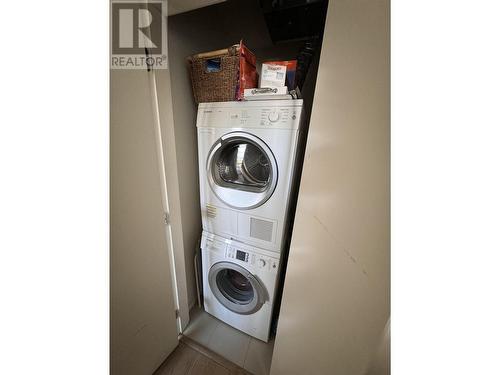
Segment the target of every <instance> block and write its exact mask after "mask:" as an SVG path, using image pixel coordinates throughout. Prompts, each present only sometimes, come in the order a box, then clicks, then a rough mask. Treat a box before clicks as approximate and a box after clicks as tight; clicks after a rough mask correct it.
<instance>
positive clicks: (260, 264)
mask: <svg viewBox="0 0 500 375" xmlns="http://www.w3.org/2000/svg"><path fill="white" fill-rule="evenodd" d="M265 265H266V261H265V260H264V259H259V267H265Z"/></svg>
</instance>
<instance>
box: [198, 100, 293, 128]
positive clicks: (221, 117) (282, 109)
mask: <svg viewBox="0 0 500 375" xmlns="http://www.w3.org/2000/svg"><path fill="white" fill-rule="evenodd" d="M301 113H302V100H287V101H280V100H269V101H255V102H227V103H201V104H200V105H199V106H198V116H197V120H196V126H197V127H212V128H213V127H221V128H278V129H299V127H300V117H301Z"/></svg>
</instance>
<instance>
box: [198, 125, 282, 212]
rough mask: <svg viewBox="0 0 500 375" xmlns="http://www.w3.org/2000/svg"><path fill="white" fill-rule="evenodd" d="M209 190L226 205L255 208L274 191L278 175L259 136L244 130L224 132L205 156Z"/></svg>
mask: <svg viewBox="0 0 500 375" xmlns="http://www.w3.org/2000/svg"><path fill="white" fill-rule="evenodd" d="M207 169H208V179H209V183H210V186H211V188H212V191H213V192H214V193H215V194H216V195H217V197H218V198H219V199H221V200H222V201H224V203H226V204H227V205H229V206H231V207H235V208H239V209H250V208H255V207H257V206H260V205H261V204H263V203H264V202H265V201H266V200H267V199H269V197H270V196H271V195H272V194H273V192H274V189H275V187H276V183H277V179H278V170H277V164H276V160H275V159H274V155H273V154H272V152H271V150H270V149H269V147H268V146H267V145H266V144H265V143H264V142H263V141H262V140H260V139H259V138H257V137H255V136H253V135H251V134H248V133H244V132H233V133H228V134H226V135H225V136H223V137H222V138H221V139H219V141H218V142H217V143H216V144H215V145H214V147H212V150H211V152H210V155H209V158H208V165H207Z"/></svg>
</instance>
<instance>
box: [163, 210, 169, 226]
mask: <svg viewBox="0 0 500 375" xmlns="http://www.w3.org/2000/svg"><path fill="white" fill-rule="evenodd" d="M163 221H164V222H165V224H170V215H169V214H168V212H164V213H163Z"/></svg>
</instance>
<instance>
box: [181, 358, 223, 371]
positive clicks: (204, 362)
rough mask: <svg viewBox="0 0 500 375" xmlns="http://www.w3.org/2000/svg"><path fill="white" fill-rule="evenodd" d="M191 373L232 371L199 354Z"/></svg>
mask: <svg viewBox="0 0 500 375" xmlns="http://www.w3.org/2000/svg"><path fill="white" fill-rule="evenodd" d="M189 375H230V371H229V370H228V369H227V368H225V367H223V366H221V365H219V364H218V363H217V362H215V361H213V360H211V359H209V358H207V357H204V356H199V357H198V359H197V360H196V363H195V364H194V366H193V367H192V368H191V370H190V371H189Z"/></svg>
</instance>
